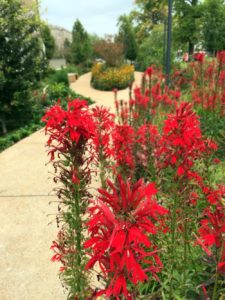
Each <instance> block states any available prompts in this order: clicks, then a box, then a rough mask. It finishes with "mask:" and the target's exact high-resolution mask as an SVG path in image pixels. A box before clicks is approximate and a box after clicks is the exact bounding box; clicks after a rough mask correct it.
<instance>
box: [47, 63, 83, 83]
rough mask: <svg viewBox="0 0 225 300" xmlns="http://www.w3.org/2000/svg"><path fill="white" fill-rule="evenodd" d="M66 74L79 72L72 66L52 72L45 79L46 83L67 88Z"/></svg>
mask: <svg viewBox="0 0 225 300" xmlns="http://www.w3.org/2000/svg"><path fill="white" fill-rule="evenodd" d="M68 73H78V74H80V73H81V70H80V69H79V68H77V67H74V66H68V67H67V68H64V69H61V70H57V71H54V72H53V73H52V74H49V76H48V77H47V79H46V83H50V84H52V83H64V84H65V85H67V86H69V81H68Z"/></svg>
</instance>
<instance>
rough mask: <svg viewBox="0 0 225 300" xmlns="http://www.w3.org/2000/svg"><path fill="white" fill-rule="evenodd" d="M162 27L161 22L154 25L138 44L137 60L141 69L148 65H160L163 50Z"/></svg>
mask: <svg viewBox="0 0 225 300" xmlns="http://www.w3.org/2000/svg"><path fill="white" fill-rule="evenodd" d="M163 47H164V28H163V25H162V24H159V25H157V26H155V27H154V29H153V30H152V31H151V33H150V35H149V36H148V37H147V38H145V39H144V40H143V42H142V43H141V45H140V46H139V51H138V57H137V61H138V63H139V68H140V69H141V70H143V71H144V70H146V68H147V67H149V66H150V65H152V64H154V65H158V66H161V65H162V63H164V62H163V50H164V48H163Z"/></svg>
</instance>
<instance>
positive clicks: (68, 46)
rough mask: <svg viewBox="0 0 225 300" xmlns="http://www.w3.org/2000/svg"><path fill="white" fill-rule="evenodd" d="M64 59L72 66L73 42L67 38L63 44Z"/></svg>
mask: <svg viewBox="0 0 225 300" xmlns="http://www.w3.org/2000/svg"><path fill="white" fill-rule="evenodd" d="M63 57H64V58H65V60H66V63H67V64H70V63H71V62H72V58H71V42H70V41H69V40H68V39H67V38H66V39H65V41H64V43H63Z"/></svg>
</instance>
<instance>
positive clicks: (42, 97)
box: [0, 83, 94, 152]
mask: <svg viewBox="0 0 225 300" xmlns="http://www.w3.org/2000/svg"><path fill="white" fill-rule="evenodd" d="M75 98H76V99H78V98H79V99H82V100H86V101H87V102H88V104H92V103H94V101H93V100H92V99H91V98H88V97H84V96H82V95H80V94H77V93H75V92H74V91H72V90H71V89H70V88H69V87H68V86H66V85H65V84H63V83H53V84H50V85H48V86H44V85H42V86H40V87H39V89H37V90H35V91H33V93H32V94H31V96H30V100H29V107H31V110H29V114H26V113H25V112H24V117H23V118H21V119H19V118H17V121H14V123H15V124H14V125H13V124H11V125H13V126H11V127H13V128H16V126H17V128H18V127H21V128H19V129H15V130H12V131H10V132H8V133H7V134H6V135H4V136H0V152H1V151H3V150H4V149H6V148H8V147H10V146H12V145H13V144H14V143H16V142H18V141H19V140H21V139H23V138H25V137H27V136H29V135H30V134H31V133H33V132H35V131H36V130H37V129H39V128H42V127H43V123H42V122H41V118H42V116H43V115H44V113H45V111H46V109H47V108H48V107H49V106H51V105H54V104H55V103H56V102H57V101H58V100H59V99H60V102H61V104H62V106H63V107H66V106H67V103H68V99H75ZM24 124H25V125H24Z"/></svg>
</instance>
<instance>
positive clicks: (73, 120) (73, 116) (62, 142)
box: [42, 99, 95, 160]
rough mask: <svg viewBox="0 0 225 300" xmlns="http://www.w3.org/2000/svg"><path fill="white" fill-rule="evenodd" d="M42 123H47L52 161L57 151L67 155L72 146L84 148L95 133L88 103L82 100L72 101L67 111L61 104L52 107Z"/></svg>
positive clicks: (46, 128) (46, 129) (46, 130)
mask: <svg viewBox="0 0 225 300" xmlns="http://www.w3.org/2000/svg"><path fill="white" fill-rule="evenodd" d="M42 121H43V122H45V123H46V126H45V132H46V134H48V135H49V139H48V142H47V145H48V147H50V148H51V150H50V151H49V153H50V154H51V160H54V154H55V152H56V151H59V152H61V153H66V152H68V151H69V149H70V148H71V147H72V144H76V145H77V146H79V147H82V145H83V144H84V143H85V142H86V141H87V140H88V139H89V138H90V137H91V136H93V134H94V131H95V128H94V123H93V120H92V117H91V115H90V113H89V111H88V105H87V102H86V101H82V100H80V99H78V100H77V99H75V100H73V101H70V102H69V103H68V109H67V110H64V109H63V108H62V107H61V106H60V104H58V105H55V106H53V107H51V108H50V109H49V110H48V111H47V112H46V114H45V115H44V117H43V118H42Z"/></svg>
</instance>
